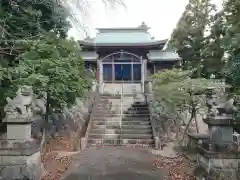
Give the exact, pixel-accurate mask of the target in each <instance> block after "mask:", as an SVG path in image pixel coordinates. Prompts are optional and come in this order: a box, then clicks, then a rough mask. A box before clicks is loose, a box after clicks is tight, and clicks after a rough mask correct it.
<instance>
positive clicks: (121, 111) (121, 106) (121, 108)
mask: <svg viewBox="0 0 240 180" xmlns="http://www.w3.org/2000/svg"><path fill="white" fill-rule="evenodd" d="M120 101H121V102H120V128H121V129H122V116H123V83H122V87H121V100H120Z"/></svg>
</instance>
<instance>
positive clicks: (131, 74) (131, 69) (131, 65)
mask: <svg viewBox="0 0 240 180" xmlns="http://www.w3.org/2000/svg"><path fill="white" fill-rule="evenodd" d="M133 75H134V74H133V62H131V79H132V82H134V77H133Z"/></svg>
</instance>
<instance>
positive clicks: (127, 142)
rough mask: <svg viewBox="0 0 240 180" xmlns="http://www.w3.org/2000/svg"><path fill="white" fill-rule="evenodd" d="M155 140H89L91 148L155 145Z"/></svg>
mask: <svg viewBox="0 0 240 180" xmlns="http://www.w3.org/2000/svg"><path fill="white" fill-rule="evenodd" d="M153 143H154V141H153V139H101V138H94V139H88V145H89V146H99V145H103V146H114V145H115V146H125V145H136V144H138V145H153Z"/></svg>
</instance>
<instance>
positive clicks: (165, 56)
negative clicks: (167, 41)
mask: <svg viewBox="0 0 240 180" xmlns="http://www.w3.org/2000/svg"><path fill="white" fill-rule="evenodd" d="M147 56H148V59H149V60H151V61H165V60H166V61H171V60H181V58H180V57H179V55H178V54H177V53H176V52H174V51H169V50H167V51H160V50H156V51H154V50H153V51H149V53H148V54H147Z"/></svg>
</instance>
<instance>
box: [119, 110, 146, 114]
mask: <svg viewBox="0 0 240 180" xmlns="http://www.w3.org/2000/svg"><path fill="white" fill-rule="evenodd" d="M123 114H149V111H148V110H137V111H133V110H129V111H128V110H127V111H123Z"/></svg>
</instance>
